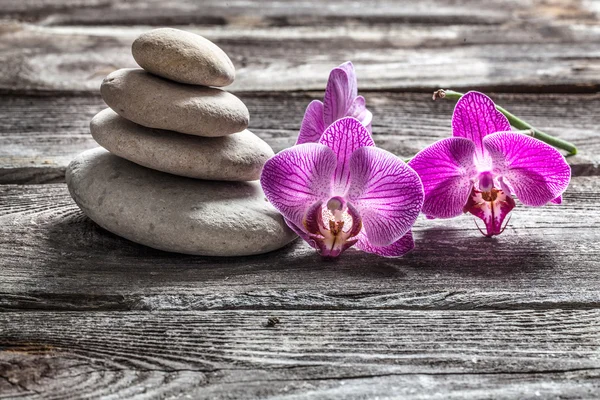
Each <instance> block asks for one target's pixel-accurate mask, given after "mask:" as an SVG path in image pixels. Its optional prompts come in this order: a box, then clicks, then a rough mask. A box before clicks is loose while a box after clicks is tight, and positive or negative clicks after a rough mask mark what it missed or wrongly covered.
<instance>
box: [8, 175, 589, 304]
mask: <svg viewBox="0 0 600 400" xmlns="http://www.w3.org/2000/svg"><path fill="white" fill-rule="evenodd" d="M599 201H600V191H599V190H598V178H597V177H580V178H575V179H573V181H572V183H571V185H570V187H569V189H568V191H567V192H566V195H565V203H564V204H563V205H561V206H547V207H542V208H525V207H520V206H519V207H518V208H517V209H515V211H514V212H513V214H514V215H513V217H512V220H511V221H510V225H509V227H508V229H507V230H506V231H505V232H504V234H503V235H502V236H501V237H498V238H495V239H491V240H490V239H486V238H484V237H482V236H481V234H480V233H479V232H478V231H477V229H476V227H475V223H474V221H473V219H472V218H470V217H468V216H464V217H461V218H457V219H453V220H434V221H427V220H425V219H424V218H421V219H419V221H418V222H417V224H416V226H415V236H416V242H417V247H416V249H415V250H414V251H413V252H411V253H409V254H408V255H407V256H405V257H403V258H400V259H396V260H394V259H385V258H380V257H376V256H373V255H369V254H366V253H362V252H359V251H357V250H349V251H348V252H347V253H345V254H344V256H343V257H341V259H339V260H337V261H336V262H324V261H323V260H321V259H320V258H319V257H318V256H317V254H316V253H315V252H314V250H313V249H311V248H310V247H308V245H306V244H304V243H303V242H301V241H297V242H295V243H293V244H292V245H290V246H287V247H285V248H283V249H281V250H279V251H276V252H272V253H269V254H265V255H261V256H254V257H231V258H210V257H193V256H184V255H177V254H172V253H165V252H161V251H157V250H153V249H150V248H147V247H144V246H141V245H137V244H134V243H132V242H129V241H127V240H125V239H122V238H119V237H117V236H115V235H113V234H110V233H108V232H107V231H105V230H103V229H101V228H99V227H98V226H97V225H96V224H94V223H93V222H91V221H90V220H89V219H87V218H86V217H85V216H83V214H82V213H81V211H80V210H79V209H78V208H77V206H76V205H75V204H74V203H73V201H72V200H71V198H70V197H69V194H68V191H67V189H66V187H65V185H64V184H48V185H32V186H14V185H2V186H0V254H2V260H1V262H0V268H1V270H2V280H1V282H0V308H1V309H4V310H19V309H38V310H149V311H155V310H207V309H239V308H242V309H296V308H301V309H306V308H310V309H357V308H358V309H371V308H380V309H531V308H539V309H551V308H575V309H582V308H583V309H585V308H596V307H598V306H600V292H599V291H598V287H600V274H599V273H598V271H599V268H600V257H599V255H600V249H599V248H598V245H597V243H598V241H599V240H600V231H599V230H598V228H597V226H598V224H599V223H600V215H598V212H597V204H598V202H599Z"/></svg>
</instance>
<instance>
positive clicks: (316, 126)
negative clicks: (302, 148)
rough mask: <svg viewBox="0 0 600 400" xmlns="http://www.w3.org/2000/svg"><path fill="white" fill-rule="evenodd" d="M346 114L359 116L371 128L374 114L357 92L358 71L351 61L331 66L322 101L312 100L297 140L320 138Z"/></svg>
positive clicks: (297, 142) (308, 140) (298, 142)
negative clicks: (356, 72)
mask: <svg viewBox="0 0 600 400" xmlns="http://www.w3.org/2000/svg"><path fill="white" fill-rule="evenodd" d="M343 117H354V118H356V119H358V120H359V121H360V122H361V123H362V124H363V125H364V126H365V127H366V128H367V130H368V131H369V132H371V119H372V118H373V114H371V112H370V111H369V110H367V108H366V105H365V98H364V97H362V96H358V84H357V81H356V74H355V73H354V66H353V65H352V63H351V62H350V61H347V62H345V63H344V64H342V65H340V66H339V67H337V68H334V69H333V70H331V73H330V74H329V80H328V81H327V87H326V88H325V98H324V99H323V102H320V101H319V100H313V101H312V102H311V103H310V104H309V105H308V107H307V108H306V112H305V113H304V119H303V120H302V125H301V127H300V134H299V135H298V140H297V141H296V144H302V143H316V142H318V141H319V139H320V138H321V135H322V134H323V132H325V129H326V128H327V127H328V126H329V125H331V124H332V123H334V122H335V121H337V120H338V119H340V118H343Z"/></svg>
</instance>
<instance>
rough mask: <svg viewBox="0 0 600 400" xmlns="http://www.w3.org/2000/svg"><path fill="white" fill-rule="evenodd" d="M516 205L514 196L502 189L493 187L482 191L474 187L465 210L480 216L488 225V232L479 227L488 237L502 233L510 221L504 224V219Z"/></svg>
mask: <svg viewBox="0 0 600 400" xmlns="http://www.w3.org/2000/svg"><path fill="white" fill-rule="evenodd" d="M514 207H515V201H514V200H513V198H512V197H511V196H510V195H508V194H506V193H504V192H503V191H502V190H500V189H496V188H495V187H492V189H491V190H489V191H485V192H484V191H481V190H476V189H475V188H473V189H472V190H471V195H470V196H469V200H468V201H467V204H466V205H465V208H464V212H468V213H471V214H473V215H474V216H476V217H477V218H480V219H481V220H482V221H483V222H484V223H485V227H486V232H485V233H484V232H483V230H481V229H479V226H477V228H478V229H479V231H480V232H481V233H482V234H483V235H484V236H486V237H492V236H495V235H500V234H501V233H502V232H503V231H504V229H506V225H507V224H508V221H507V222H506V224H504V226H503V222H504V219H505V218H506V216H508V214H509V213H510V212H511V210H512V209H513V208H514Z"/></svg>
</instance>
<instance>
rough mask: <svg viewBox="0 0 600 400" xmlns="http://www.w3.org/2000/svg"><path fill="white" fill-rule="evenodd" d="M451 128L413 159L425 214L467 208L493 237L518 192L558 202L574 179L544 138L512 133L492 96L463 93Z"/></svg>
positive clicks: (535, 202) (528, 201)
mask: <svg viewBox="0 0 600 400" xmlns="http://www.w3.org/2000/svg"><path fill="white" fill-rule="evenodd" d="M452 129H453V136H454V137H452V138H447V139H443V140H440V141H438V142H436V143H434V144H432V145H431V146H429V147H427V148H425V149H423V150H422V151H421V152H419V153H418V154H417V155H416V156H415V157H414V158H413V159H412V160H410V162H409V165H410V166H411V167H412V168H413V169H414V170H415V171H416V172H417V173H418V174H419V176H420V177H421V180H422V182H423V186H424V188H425V202H424V204H423V213H425V215H427V216H428V217H430V218H452V217H456V216H458V215H460V214H462V213H463V212H464V213H467V212H468V213H471V214H473V215H474V216H476V217H478V218H481V219H482V220H483V221H484V223H485V226H486V233H484V235H485V236H488V237H491V236H494V235H499V234H500V233H502V231H503V228H502V224H503V221H504V219H505V217H506V216H507V215H508V213H510V211H511V210H512V209H513V208H514V207H515V201H514V200H513V196H515V195H516V197H517V198H518V199H519V200H520V201H521V203H523V204H525V205H527V206H534V207H539V206H543V205H545V204H547V203H549V202H552V203H558V204H560V202H561V199H562V197H561V196H562V193H563V192H564V191H565V190H566V189H567V186H568V185H569V180H570V178H571V168H570V167H569V165H568V164H567V162H566V160H565V158H564V157H563V156H562V154H560V153H559V152H558V150H556V149H554V148H553V147H551V146H550V145H548V144H546V143H544V142H542V141H540V140H537V139H534V138H532V137H530V136H527V135H524V134H522V133H518V132H510V130H511V127H510V124H509V122H508V120H507V119H506V117H505V116H504V115H503V114H502V113H500V112H499V111H498V110H497V109H496V106H495V105H494V102H493V101H492V100H491V99H490V98H489V97H487V96H486V95H484V94H482V93H479V92H469V93H467V94H465V95H464V96H462V97H461V98H460V99H459V101H458V103H457V104H456V108H455V109H454V115H453V117H452ZM505 227H506V226H505ZM482 233H483V231H482Z"/></svg>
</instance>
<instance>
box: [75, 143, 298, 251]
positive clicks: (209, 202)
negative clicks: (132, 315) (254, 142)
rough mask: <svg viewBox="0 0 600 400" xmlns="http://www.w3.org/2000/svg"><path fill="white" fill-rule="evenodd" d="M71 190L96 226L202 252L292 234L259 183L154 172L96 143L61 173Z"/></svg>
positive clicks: (284, 240) (276, 244)
mask: <svg viewBox="0 0 600 400" xmlns="http://www.w3.org/2000/svg"><path fill="white" fill-rule="evenodd" d="M66 180H67V185H68V187H69V191H70V193H71V196H72V197H73V199H74V200H75V202H76V203H77V205H79V207H80V208H81V210H83V212H84V213H85V214H86V215H87V216H88V217H90V218H91V219H92V220H93V221H95V222H96V223H97V224H98V225H100V226H101V227H103V228H104V229H107V230H109V231H111V232H113V233H114V234H116V235H119V236H122V237H124V238H127V239H129V240H132V241H134V242H137V243H140V244H143V245H146V246H150V247H154V248H156V249H160V250H165V251H171V252H177V253H185V254H196V255H206V256H244V255H252V254H261V253H266V252H269V251H272V250H275V249H278V248H280V247H282V246H285V245H286V244H288V243H289V242H290V241H292V240H293V239H294V238H295V237H296V235H294V233H292V231H291V230H290V229H289V228H288V227H287V226H286V224H285V222H284V220H283V217H282V216H281V215H280V214H279V213H278V212H277V211H276V210H275V208H273V206H271V204H269V203H268V202H267V200H266V198H265V195H264V193H263V191H262V189H261V187H260V184H259V182H256V181H254V182H215V181H203V180H198V179H190V178H184V177H179V176H174V175H169V174H165V173H163V172H159V171H154V170H152V169H149V168H145V167H142V166H139V165H137V164H134V163H132V162H130V161H127V160H125V159H123V158H120V157H118V156H116V155H114V154H110V153H109V152H107V151H106V150H104V149H103V148H96V149H92V150H88V151H85V152H83V153H81V154H79V155H78V156H77V157H75V159H74V160H73V161H72V162H71V163H70V164H69V166H68V168H67V173H66Z"/></svg>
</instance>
